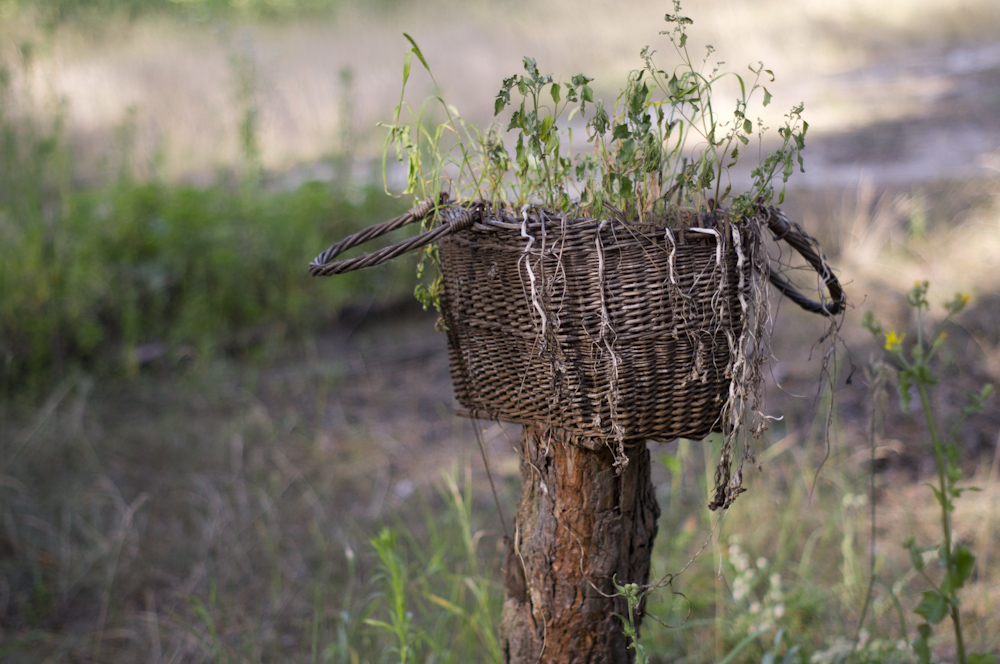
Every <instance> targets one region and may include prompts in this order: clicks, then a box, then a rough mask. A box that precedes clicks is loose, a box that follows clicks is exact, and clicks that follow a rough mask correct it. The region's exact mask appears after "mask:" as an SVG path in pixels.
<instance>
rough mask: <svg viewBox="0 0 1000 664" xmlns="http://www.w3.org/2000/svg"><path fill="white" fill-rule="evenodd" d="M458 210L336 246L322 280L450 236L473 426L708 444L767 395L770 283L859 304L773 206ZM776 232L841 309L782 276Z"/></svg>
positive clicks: (456, 372) (416, 213) (450, 316)
mask: <svg viewBox="0 0 1000 664" xmlns="http://www.w3.org/2000/svg"><path fill="white" fill-rule="evenodd" d="M445 200H446V199H445V198H444V197H443V196H442V198H441V199H440V200H439V201H437V202H435V201H432V200H428V201H426V202H425V203H423V204H422V205H420V206H418V207H417V208H415V209H414V210H411V211H410V212H409V213H407V214H406V215H403V216H402V217H398V218H396V219H393V220H390V221H388V222H385V223H384V224H380V225H379V226H375V227H372V228H369V229H366V230H365V231H362V232H361V233H358V234H356V235H354V236H351V237H349V238H347V239H345V240H343V241H342V242H339V243H337V244H335V245H333V246H332V247H330V248H329V249H328V250H327V251H325V252H324V253H323V254H320V255H319V256H318V257H317V258H316V260H315V261H314V262H313V263H312V264H311V272H312V273H313V274H314V275H328V274H337V273H341V272H347V271H350V270H354V269H359V268H361V267H368V266H371V265H377V264H379V263H381V262H383V261H385V260H388V259H389V258H392V257H394V256H398V255H400V254H402V253H406V252H407V251H411V250H413V249H416V248H418V247H420V246H423V245H425V244H428V243H430V242H434V241H438V242H439V248H440V256H441V269H442V274H443V277H444V292H443V294H442V299H441V305H442V307H441V312H442V315H443V319H444V322H445V327H446V330H447V336H448V345H449V353H450V363H451V376H452V382H453V385H454V389H455V396H456V398H457V400H458V402H459V403H460V404H461V406H462V408H463V410H461V411H460V413H461V414H464V415H467V416H471V417H477V418H481V419H494V420H504V421H511V422H518V423H532V424H541V425H548V426H551V427H556V428H560V429H563V430H566V431H568V432H570V433H572V434H573V435H575V436H577V437H587V438H595V439H604V440H607V439H615V440H617V441H618V442H619V443H622V442H631V441H638V440H641V439H652V440H660V441H667V440H672V439H675V438H679V437H688V438H702V437H704V436H705V435H707V434H708V433H710V432H712V431H724V430H727V428H728V427H729V426H730V425H731V424H732V422H733V417H732V411H733V409H735V408H741V407H742V404H743V400H745V399H746V397H747V395H748V394H750V393H752V392H755V391H756V390H757V389H758V388H759V381H760V375H761V371H760V370H759V368H760V367H761V366H762V365H763V363H764V362H765V361H766V358H767V356H768V352H767V348H766V335H761V334H760V330H761V329H762V327H763V325H762V324H763V323H764V322H765V321H766V319H767V311H766V306H767V296H766V288H764V284H765V282H766V281H767V279H768V278H770V279H771V282H772V283H774V284H775V285H777V286H778V287H779V288H780V289H781V290H782V291H783V292H787V293H788V294H789V295H790V296H791V297H792V299H794V300H795V301H796V302H798V303H799V304H801V305H803V306H805V307H806V308H809V309H812V310H814V311H818V312H819V313H824V314H829V315H832V314H836V313H838V312H839V311H840V310H841V309H842V308H843V305H844V296H843V292H842V291H841V290H840V286H839V284H838V283H837V282H836V279H835V278H834V277H833V276H832V275H831V274H830V272H829V270H828V268H827V267H826V263H825V261H823V259H822V254H821V252H818V248H815V243H814V242H812V241H811V239H810V238H808V236H806V235H805V234H804V233H802V232H801V230H800V229H798V228H797V227H793V225H791V224H790V223H789V222H788V221H787V219H785V218H784V217H783V216H782V215H781V214H780V212H778V211H777V210H775V209H773V208H772V209H770V210H762V211H761V214H760V215H756V216H754V217H751V218H750V219H748V220H745V221H744V222H743V223H741V224H740V225H736V224H732V225H731V224H730V223H729V221H728V220H726V219H725V217H724V216H723V215H722V214H709V213H701V214H698V213H692V212H687V211H681V210H677V211H674V212H673V213H671V217H670V218H669V219H663V220H660V223H658V224H648V225H647V224H635V223H626V222H624V221H621V220H618V219H614V218H609V219H571V218H568V217H566V216H565V215H561V214H548V213H545V212H544V211H531V212H530V213H529V211H527V210H525V211H524V212H522V213H521V215H520V216H514V214H512V213H510V212H509V211H504V210H502V209H501V210H496V209H492V208H490V207H488V206H486V205H484V204H479V205H472V206H448V205H447V204H446V203H445ZM431 213H434V214H436V216H437V218H438V220H439V221H440V222H441V225H439V226H437V227H436V228H434V229H432V230H430V231H427V232H425V233H423V234H421V235H418V236H416V237H414V238H410V239H409V240H407V241H404V242H401V243H399V244H396V245H393V246H391V247H387V248H386V249H383V250H380V251H378V252H375V253H373V254H370V255H367V256H362V257H359V258H355V259H351V260H346V261H340V262H331V259H332V258H333V257H335V256H336V255H338V254H340V253H341V252H343V251H345V250H347V249H349V248H350V247H353V246H356V245H358V244H361V243H362V242H365V241H367V240H369V239H372V238H374V237H377V236H379V235H382V234H384V233H387V232H389V231H391V230H394V229H396V228H399V227H400V226H403V225H405V224H407V223H412V222H413V221H416V220H418V219H421V218H423V217H426V216H427V215H429V214H431ZM765 224H766V225H767V226H768V227H770V228H771V230H772V232H774V233H775V235H776V237H778V238H779V239H785V240H786V241H789V242H790V243H791V244H792V246H795V247H796V248H797V249H798V250H799V251H800V252H801V253H803V255H804V256H805V257H806V259H807V260H809V262H810V263H812V264H813V266H814V267H816V269H817V270H818V271H820V274H821V275H822V278H823V282H824V283H825V284H826V285H827V287H828V288H829V291H830V294H831V301H830V302H828V303H826V304H819V303H815V302H812V301H810V300H808V299H807V298H804V297H802V296H801V295H800V294H798V293H797V292H795V291H794V289H792V288H791V287H790V286H789V285H788V284H787V282H784V281H783V280H782V279H781V278H780V276H779V275H777V274H771V273H770V271H769V270H768V266H767V260H766V255H765V252H764V251H763V248H762V243H761V227H762V226H763V225H765ZM814 248H815V250H814ZM737 418H738V415H737Z"/></svg>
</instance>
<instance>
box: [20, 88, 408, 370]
mask: <svg viewBox="0 0 1000 664" xmlns="http://www.w3.org/2000/svg"><path fill="white" fill-rule="evenodd" d="M9 91H10V76H9V75H8V73H7V72H6V70H3V71H0V245H2V246H3V247H4V252H3V253H4V260H3V261H2V262H0V366H3V367H4V369H3V372H4V375H5V376H6V377H7V378H8V379H9V378H11V377H14V378H15V379H23V378H25V377H37V376H40V375H44V374H45V373H46V372H48V371H50V370H53V369H55V370H60V369H63V368H66V367H67V366H72V365H74V364H83V365H87V366H89V367H94V366H97V363H98V361H99V360H105V359H108V358H111V359H112V360H113V362H112V365H113V366H115V367H122V366H124V367H125V368H132V369H134V368H135V366H136V363H137V362H138V361H139V358H138V355H137V354H136V351H137V349H138V348H140V347H141V346H142V345H144V344H156V345H158V346H159V347H161V348H167V349H177V348H181V347H189V348H190V350H193V351H196V352H198V353H211V352H217V351H229V352H242V351H245V350H248V349H252V348H254V347H255V346H259V345H260V344H261V343H262V342H264V341H266V340H268V339H272V338H276V337H277V338H280V337H285V336H287V335H289V334H298V333H303V332H306V331H309V330H313V329H315V328H316V326H317V325H318V324H320V323H322V322H323V321H324V320H330V318H331V317H332V316H335V315H336V314H337V312H338V311H340V309H341V308H342V307H343V306H344V304H345V303H348V302H350V301H353V300H357V299H359V298H361V297H368V296H372V295H374V294H375V293H378V294H379V295H380V296H382V297H392V296H393V294H394V293H395V294H397V295H402V294H403V292H404V291H406V290H408V288H409V287H408V286H406V285H405V284H406V278H405V277H402V276H401V273H404V272H408V271H409V270H410V269H412V266H408V267H407V268H406V269H401V266H396V268H395V269H393V268H390V269H389V270H379V271H369V272H366V273H352V274H348V275H345V276H342V277H339V278H337V279H335V280H334V279H328V280H317V279H312V278H310V277H309V275H308V272H307V264H308V261H309V260H311V259H312V258H313V257H314V256H315V255H316V254H318V253H319V252H320V251H321V250H323V249H325V248H326V247H327V246H328V245H329V244H330V243H332V242H333V241H335V240H338V239H340V238H342V237H344V236H346V235H347V234H349V233H351V232H353V231H354V230H357V229H358V228H360V227H362V226H367V225H369V224H371V223H373V222H375V221H381V220H382V219H385V218H388V217H391V216H393V215H395V214H397V213H398V212H399V210H400V208H401V206H402V204H401V203H400V202H398V201H396V200H393V199H390V198H388V197H386V196H385V194H384V193H383V192H382V191H381V189H378V188H375V187H367V188H356V187H346V186H337V185H329V184H324V183H317V182H313V183H308V184H305V185H303V186H301V187H300V188H298V189H296V190H294V191H274V192H267V191H266V189H264V188H262V187H260V186H257V185H258V184H259V183H258V182H256V181H255V182H254V185H255V186H252V187H250V186H231V185H227V184H216V185H212V186H208V187H205V188H196V187H192V186H181V185H172V184H166V183H163V182H159V181H156V180H153V181H149V182H137V181H135V180H133V179H131V178H130V177H129V176H128V174H127V173H122V174H119V175H118V176H117V177H116V178H115V180H114V181H113V182H110V183H108V184H105V185H103V186H100V187H97V188H92V189H86V190H80V189H77V188H74V187H73V186H72V183H71V181H70V180H71V175H70V174H71V172H72V169H71V155H70V154H69V152H68V149H67V148H66V147H65V142H64V141H63V139H62V134H61V121H60V119H59V118H57V119H56V120H55V121H53V122H51V123H49V124H45V123H44V121H42V120H37V119H35V118H32V117H30V116H25V115H23V114H19V113H17V112H16V111H17V110H19V109H16V108H15V104H14V103H13V101H12V98H11V96H10V95H9Z"/></svg>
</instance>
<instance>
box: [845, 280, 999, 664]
mask: <svg viewBox="0 0 1000 664" xmlns="http://www.w3.org/2000/svg"><path fill="white" fill-rule="evenodd" d="M927 288H928V283H927V282H926V281H923V282H918V283H917V284H916V285H915V286H914V287H913V290H911V291H910V292H909V293H908V294H907V296H906V302H907V304H909V305H910V307H911V308H913V309H914V310H915V311H916V315H917V320H916V337H917V339H916V343H914V344H913V345H911V346H910V349H909V353H907V352H906V351H905V350H904V346H903V341H904V339H905V337H906V333H903V334H902V335H900V334H897V333H896V331H895V330H889V331H888V332H884V334H885V350H886V352H887V353H888V354H889V357H890V358H891V359H892V362H893V363H894V364H895V365H896V367H897V368H898V370H899V372H898V378H897V381H898V388H899V400H900V407H901V408H902V409H903V410H904V411H906V410H908V409H909V403H910V400H911V398H912V394H911V392H912V390H913V389H914V388H915V389H916V391H917V394H918V395H919V396H920V407H921V410H923V413H924V418H925V419H926V422H927V429H928V433H929V435H930V439H931V446H932V448H933V451H934V461H935V464H936V465H937V474H938V485H937V486H936V487H934V486H932V487H931V491H933V492H934V498H935V499H936V500H937V502H938V504H939V505H940V507H941V537H942V539H943V541H942V542H940V543H939V544H932V545H918V544H917V542H916V539H915V538H914V536H913V535H912V534H910V535H907V537H906V542H905V544H904V546H905V547H906V549H907V550H908V551H909V552H910V559H911V560H912V561H913V568H914V569H915V570H916V571H917V572H919V573H920V574H921V576H923V577H924V579H926V580H927V582H928V584H929V585H930V589H929V590H925V591H924V593H923V599H922V600H921V602H920V605H919V606H917V608H916V609H915V611H916V612H917V613H918V614H919V615H920V617H921V618H923V619H924V620H925V621H926V622H924V624H922V625H920V626H919V627H918V628H917V629H918V632H919V635H918V636H917V638H916V640H915V641H914V644H913V647H914V650H915V651H916V654H917V657H918V659H919V660H920V662H921V664H929V662H930V661H931V650H930V643H929V639H930V636H931V627H932V625H936V624H938V623H940V622H941V621H942V620H944V619H945V617H950V618H951V622H952V626H953V627H954V630H955V648H956V651H957V661H958V662H960V663H961V664H965V663H966V662H974V663H975V664H987V663H988V662H995V661H996V658H995V657H993V656H988V655H984V654H966V649H965V639H964V637H963V635H962V614H961V603H960V601H959V596H958V591H959V590H961V589H962V587H963V586H965V583H966V581H968V580H969V579H970V578H971V577H972V573H973V571H974V570H975V567H976V556H975V555H974V554H973V553H972V550H971V549H970V548H969V547H968V546H966V545H965V544H958V543H957V542H956V541H955V532H954V527H953V525H952V521H953V518H954V517H953V516H952V515H953V513H954V512H955V507H956V500H957V499H958V498H960V497H961V496H962V494H963V493H965V492H966V491H968V490H969V487H963V486H959V481H960V480H962V478H963V472H962V469H961V467H960V465H959V464H960V451H959V447H958V445H957V443H956V441H955V433H956V431H957V429H958V427H959V425H961V423H962V420H964V419H966V418H968V417H969V416H971V415H973V414H975V413H981V412H982V411H983V406H984V404H985V402H986V400H987V399H988V398H989V397H990V396H991V395H992V394H993V385H991V384H987V385H985V386H984V387H983V388H982V389H981V390H980V391H979V393H978V394H971V395H969V405H968V406H966V407H965V408H964V409H963V410H962V417H961V419H959V421H958V422H956V423H955V424H954V425H953V427H952V429H951V431H949V433H948V435H947V436H942V435H941V433H940V431H939V430H938V425H937V424H936V421H935V420H936V419H937V418H936V415H935V412H934V407H933V405H932V403H931V400H930V396H929V390H930V388H931V387H933V386H934V385H935V384H936V383H937V382H938V380H939V379H938V377H937V376H936V375H935V371H934V367H933V364H932V360H933V359H934V356H935V355H936V354H937V353H938V351H940V350H941V348H942V347H943V346H944V343H945V337H946V334H945V332H944V328H945V326H946V325H947V324H948V323H950V322H951V319H952V317H953V316H955V315H956V314H958V313H959V312H961V311H962V310H963V309H965V306H966V304H968V302H969V296H967V295H961V294H957V295H955V297H954V299H952V300H951V302H947V303H945V309H946V310H947V313H948V315H947V316H946V317H945V319H944V320H943V321H941V323H939V324H938V326H937V328H936V329H935V330H934V331H933V332H932V333H931V334H930V335H929V336H928V335H927V334H926V330H925V329H924V312H925V311H926V310H927V309H928V308H929V307H930V303H929V302H928V300H927ZM864 325H865V327H866V328H867V329H868V330H869V331H870V332H871V333H872V334H873V335H875V336H876V338H878V337H879V336H881V335H882V334H883V329H882V324H881V323H879V322H878V320H877V319H876V318H875V315H874V313H873V312H871V311H868V312H865V318H864ZM972 490H975V491H978V490H979V489H976V488H972ZM927 553H930V554H932V555H934V556H936V558H937V561H938V562H939V563H940V564H941V566H942V567H943V568H944V570H943V575H942V578H941V579H940V580H939V581H936V580H934V579H932V578H931V576H930V574H931V573H932V572H931V569H930V567H929V566H928V564H927V560H925V557H924V555H925V554H927Z"/></svg>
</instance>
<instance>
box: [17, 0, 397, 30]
mask: <svg viewBox="0 0 1000 664" xmlns="http://www.w3.org/2000/svg"><path fill="white" fill-rule="evenodd" d="M399 4H401V3H400V0H368V1H366V2H358V0H3V1H2V2H0V13H2V14H3V15H7V16H9V15H12V14H16V13H18V12H31V13H33V14H35V15H36V16H37V17H38V18H39V19H40V20H41V22H42V23H43V24H45V25H49V26H55V25H58V24H60V23H66V22H70V23H74V22H81V21H82V22H88V21H94V20H100V19H101V18H107V17H111V16H125V17H128V18H130V19H133V18H138V17H139V16H143V15H150V14H170V15H177V16H182V17H185V18H195V19H198V18H220V17H227V18H231V17H245V18H263V19H282V18H296V17H301V16H310V15H317V14H328V13H331V12H334V11H336V10H338V9H340V8H342V7H345V6H360V7H361V8H364V9H375V10H385V9H391V8H393V7H395V6H397V5H399Z"/></svg>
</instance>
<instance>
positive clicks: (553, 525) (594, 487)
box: [500, 426, 660, 664]
mask: <svg viewBox="0 0 1000 664" xmlns="http://www.w3.org/2000/svg"><path fill="white" fill-rule="evenodd" d="M584 442H589V441H581V440H578V439H575V438H573V437H572V436H569V435H567V434H563V433H558V432H557V433H551V432H548V431H543V430H542V429H540V428H538V427H534V426H525V427H524V432H523V434H522V437H521V450H522V455H521V482H522V490H521V501H520V504H519V505H518V510H517V516H516V520H515V532H514V536H513V539H512V540H511V541H509V542H508V545H507V555H506V556H505V561H504V594H505V601H504V607H503V617H502V620H501V625H500V630H501V640H502V644H503V648H504V658H505V661H506V662H509V663H510V664H536V662H553V663H569V662H573V663H585V662H601V663H604V662H608V663H615V664H617V663H619V662H620V663H622V664H628V663H629V662H632V661H633V658H634V653H633V652H632V651H631V650H630V649H629V648H628V644H627V643H626V640H625V637H624V634H623V624H622V621H621V619H620V618H618V617H617V616H615V615H613V614H615V613H617V614H619V615H627V614H628V604H627V603H626V601H625V599H624V598H622V597H620V596H618V595H617V594H616V593H615V589H614V585H613V583H612V577H615V578H617V581H618V583H619V584H625V583H638V584H645V583H647V582H648V580H649V566H650V555H651V553H652V549H653V540H654V538H655V537H656V528H657V518H658V517H659V515H660V508H659V505H658V504H657V502H656V494H655V492H654V490H653V485H652V482H651V480H650V474H649V473H650V460H649V451H648V450H647V449H646V445H645V444H640V445H634V446H632V447H630V448H627V449H626V453H627V456H628V465H627V466H625V468H624V469H623V470H622V472H621V474H620V475H615V468H614V455H613V454H612V452H611V450H610V449H608V448H607V447H605V446H600V447H599V448H598V449H596V450H595V449H588V448H587V447H585V446H584V445H583V444H582V443H584ZM640 608H641V607H640ZM640 617H641V612H640V614H639V617H637V618H636V621H637V622H638V621H639V619H640Z"/></svg>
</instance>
